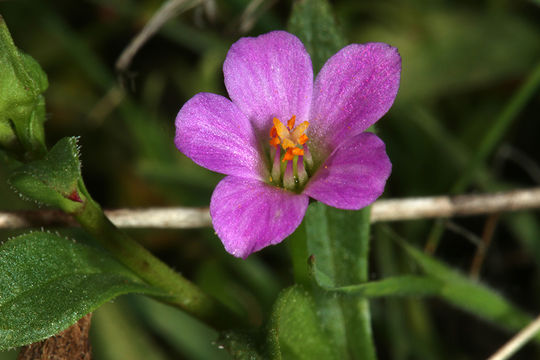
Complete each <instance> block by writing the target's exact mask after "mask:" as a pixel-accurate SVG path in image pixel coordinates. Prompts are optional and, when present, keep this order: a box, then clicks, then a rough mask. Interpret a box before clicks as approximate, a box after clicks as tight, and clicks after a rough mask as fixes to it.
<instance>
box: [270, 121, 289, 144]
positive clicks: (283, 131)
mask: <svg viewBox="0 0 540 360" xmlns="http://www.w3.org/2000/svg"><path fill="white" fill-rule="evenodd" d="M272 121H273V122H274V128H275V129H276V132H277V134H278V136H279V137H280V138H282V139H284V138H287V137H289V130H287V128H286V127H285V125H283V124H282V123H281V121H279V119H278V118H274V119H273V120H272Z"/></svg>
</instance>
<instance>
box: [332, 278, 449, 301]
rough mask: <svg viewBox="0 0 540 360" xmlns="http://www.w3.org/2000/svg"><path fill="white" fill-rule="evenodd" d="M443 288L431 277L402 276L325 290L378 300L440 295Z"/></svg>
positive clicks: (440, 282) (441, 284) (438, 281)
mask: <svg viewBox="0 0 540 360" xmlns="http://www.w3.org/2000/svg"><path fill="white" fill-rule="evenodd" d="M443 286H444V283H443V282H442V281H440V280H438V279H434V278H431V277H426V276H414V275H403V276H395V277H389V278H386V279H382V280H379V281H370V282H366V283H362V284H358V285H348V286H342V287H337V288H328V289H326V290H328V291H336V292H340V293H345V294H349V295H356V296H362V297H366V298H378V297H390V296H426V295H439V294H441V293H442V289H443Z"/></svg>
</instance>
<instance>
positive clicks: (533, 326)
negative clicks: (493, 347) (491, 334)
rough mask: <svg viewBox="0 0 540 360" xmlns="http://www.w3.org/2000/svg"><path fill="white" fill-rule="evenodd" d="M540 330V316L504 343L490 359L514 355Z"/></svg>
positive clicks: (504, 358)
mask: <svg viewBox="0 0 540 360" xmlns="http://www.w3.org/2000/svg"><path fill="white" fill-rule="evenodd" d="M539 332H540V316H539V317H537V318H536V319H535V320H534V321H533V322H531V323H530V324H529V325H527V326H526V327H525V328H523V329H522V330H521V331H520V332H518V333H517V334H516V335H515V336H514V337H513V338H512V339H510V341H508V342H507V343H506V344H504V346H503V347H501V348H500V349H499V350H498V351H497V352H496V353H495V354H493V355H491V356H490V357H489V358H488V360H506V359H509V358H510V357H512V355H514V354H515V353H516V352H517V351H518V350H519V349H521V348H522V347H523V346H524V345H525V344H526V343H527V342H529V341H530V340H531V339H532V338H533V337H535V336H536V335H537V334H538V333H539Z"/></svg>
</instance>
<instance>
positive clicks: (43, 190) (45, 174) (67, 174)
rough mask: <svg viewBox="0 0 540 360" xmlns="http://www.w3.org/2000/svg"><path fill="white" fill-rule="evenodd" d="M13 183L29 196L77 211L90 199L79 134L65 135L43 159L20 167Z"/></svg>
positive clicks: (13, 178)
mask: <svg viewBox="0 0 540 360" xmlns="http://www.w3.org/2000/svg"><path fill="white" fill-rule="evenodd" d="M9 182H10V184H11V185H12V186H13V187H15V189H17V191H19V193H20V194H21V195H22V196H24V197H27V198H30V199H33V200H35V201H37V202H39V203H42V204H46V205H51V206H56V207H59V208H61V209H62V210H64V211H66V212H68V213H73V212H75V211H77V210H79V209H81V208H82V206H83V205H84V201H85V199H86V197H85V194H84V192H85V191H84V185H83V183H82V177H81V164H80V162H79V153H78V148H77V138H75V137H70V138H63V139H62V140H60V141H59V142H58V143H56V145H55V146H54V147H53V148H52V149H51V151H50V152H49V153H48V154H47V155H46V156H45V158H43V159H42V160H35V161H33V162H31V163H28V164H26V165H24V166H22V167H20V168H18V169H16V170H15V171H14V172H13V174H12V175H11V177H10V179H9Z"/></svg>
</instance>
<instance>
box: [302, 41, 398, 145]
mask: <svg viewBox="0 0 540 360" xmlns="http://www.w3.org/2000/svg"><path fill="white" fill-rule="evenodd" d="M400 73H401V57H400V56H399V53H398V51H397V49H396V48H394V47H391V46H390V45H387V44H384V43H368V44H364V45H359V44H352V45H349V46H347V47H344V48H343V49H341V50H340V51H339V52H338V53H337V54H335V55H334V56H332V57H331V58H330V59H329V60H328V61H327V62H326V64H325V65H324V66H323V68H322V69H321V71H320V73H319V75H317V78H316V80H315V85H314V92H313V107H312V110H311V115H310V127H309V130H308V136H310V137H312V138H313V141H314V143H315V144H317V145H318V146H323V147H326V149H324V150H325V151H327V152H331V151H332V150H333V149H334V148H335V147H337V146H339V144H340V143H342V142H343V141H344V140H345V139H347V138H348V137H351V136H355V135H357V134H359V133H361V132H363V131H364V130H366V129H367V128H368V127H369V126H371V125H372V124H373V123H375V122H376V121H377V120H379V119H380V118H381V117H382V116H383V115H384V114H385V113H386V112H387V111H388V109H390V106H392V103H393V102H394V99H395V97H396V94H397V91H398V88H399V79H400Z"/></svg>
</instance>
